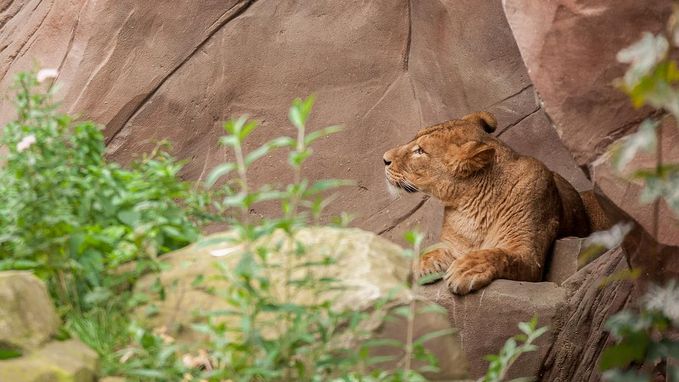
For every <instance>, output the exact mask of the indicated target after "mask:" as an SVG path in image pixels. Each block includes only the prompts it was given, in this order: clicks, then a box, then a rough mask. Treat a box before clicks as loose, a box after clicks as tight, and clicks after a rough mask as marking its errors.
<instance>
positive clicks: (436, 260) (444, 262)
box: [414, 250, 454, 280]
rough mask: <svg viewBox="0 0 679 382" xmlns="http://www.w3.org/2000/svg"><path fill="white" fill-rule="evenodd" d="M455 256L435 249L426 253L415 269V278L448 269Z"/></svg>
mask: <svg viewBox="0 0 679 382" xmlns="http://www.w3.org/2000/svg"><path fill="white" fill-rule="evenodd" d="M453 260H454V258H453V257H452V256H451V255H449V254H448V253H446V252H445V251H443V250H435V251H432V252H429V253H427V254H424V255H423V256H422V257H421V258H420V262H419V264H418V266H417V268H416V269H415V270H414V274H415V279H416V280H417V279H420V278H422V277H424V276H427V275H431V274H434V273H443V272H445V271H446V269H448V267H449V266H450V264H451V263H452V262H453Z"/></svg>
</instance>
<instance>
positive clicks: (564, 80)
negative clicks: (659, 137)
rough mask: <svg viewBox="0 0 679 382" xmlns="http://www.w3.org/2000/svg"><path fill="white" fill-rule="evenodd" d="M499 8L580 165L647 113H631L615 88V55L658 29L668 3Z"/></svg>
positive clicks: (511, 3) (510, 2)
mask: <svg viewBox="0 0 679 382" xmlns="http://www.w3.org/2000/svg"><path fill="white" fill-rule="evenodd" d="M503 5H504V9H505V14H506V17H507V20H508V22H509V25H510V27H511V29H512V32H513V33H514V38H515V40H516V43H517V45H518V47H519V50H520V51H521V56H522V57H523V61H524V63H525V64H526V67H527V68H528V74H529V76H530V79H531V80H532V82H533V85H534V86H535V89H536V91H537V92H538V94H539V95H540V98H541V100H542V102H543V105H544V108H545V111H546V112H547V114H549V117H550V118H551V120H552V121H553V122H554V126H555V127H556V129H557V131H558V132H559V136H560V137H561V139H562V141H563V142H564V144H565V145H566V147H568V149H569V150H570V151H571V153H572V154H573V156H574V157H575V160H576V161H577V162H578V163H579V164H580V165H584V164H587V163H589V162H591V161H592V160H593V159H594V158H596V157H597V156H598V155H600V154H601V153H603V152H604V150H605V149H606V146H608V144H610V143H611V142H612V141H613V140H614V139H615V138H617V137H620V136H621V135H623V134H625V133H627V132H629V131H632V130H633V129H634V128H635V127H636V125H637V124H638V123H639V122H640V121H641V119H643V118H644V117H645V116H647V115H649V114H650V112H651V111H650V110H649V109H647V108H644V109H638V110H635V109H634V108H633V107H632V105H631V102H630V101H629V98H628V97H627V95H625V94H624V93H623V92H621V91H620V90H618V89H616V88H615V87H614V86H613V81H614V80H615V79H616V78H619V77H621V76H622V74H623V73H624V71H625V65H623V64H620V63H618V62H617V60H616V54H617V53H618V51H620V50H621V49H623V48H624V47H626V46H628V45H630V44H631V43H633V42H635V41H636V40H638V39H639V38H640V37H641V33H642V32H645V31H649V32H653V33H657V32H659V31H661V30H663V28H664V27H665V23H666V21H667V18H668V17H669V15H670V12H671V9H672V2H671V1H667V0H649V1H644V2H638V1H634V0H622V1H616V2H610V1H605V0H597V1H589V2H574V1H571V0H556V1H541V2H533V1H531V0H503ZM621 25H624V26H625V27H624V28H621V27H620V26H621ZM611 31H616V33H611Z"/></svg>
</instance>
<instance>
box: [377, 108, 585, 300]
mask: <svg viewBox="0 0 679 382" xmlns="http://www.w3.org/2000/svg"><path fill="white" fill-rule="evenodd" d="M496 126H497V122H496V120H495V117H493V115H491V114H490V113H486V112H478V113H474V114H470V115H467V116H465V117H463V118H462V119H460V120H452V121H448V122H444V123H441V124H438V125H435V126H431V127H426V128H424V129H422V130H420V131H419V132H418V133H417V135H416V136H415V138H414V139H413V140H412V141H410V142H408V143H406V144H405V145H402V146H399V147H396V148H393V149H391V150H389V151H387V152H386V153H385V154H384V158H383V159H384V165H385V172H386V177H387V180H388V182H389V183H390V184H391V185H392V186H395V187H397V188H399V189H402V190H405V191H406V192H417V191H420V192H424V193H426V194H429V195H431V196H433V197H435V198H437V199H440V200H441V201H442V202H443V205H444V206H445V210H444V217H443V228H442V229H441V242H442V243H444V244H445V245H444V246H443V247H442V248H439V249H436V250H434V251H432V252H429V253H427V254H425V255H423V256H422V258H421V260H420V264H419V266H418V268H417V269H416V270H415V276H416V277H417V278H419V277H422V276H424V275H427V274H431V273H436V272H444V271H445V276H444V280H445V282H446V285H447V286H448V288H449V289H450V290H451V291H452V292H453V293H456V294H467V293H469V292H472V291H475V290H478V289H480V288H482V287H484V286H486V285H488V284H490V282H491V281H493V280H494V279H499V278H502V279H511V280H519V281H540V280H541V278H542V275H543V271H544V264H545V257H546V255H547V252H548V250H549V249H550V247H551V246H552V243H553V242H554V240H555V239H556V238H559V237H565V236H586V235H588V234H589V232H590V224H589V219H588V217H587V214H586V211H585V208H584V206H583V201H582V199H581V198H580V195H579V194H578V192H577V191H576V190H575V189H574V188H573V186H571V185H570V184H569V183H568V182H567V181H566V180H565V179H564V178H562V177H561V176H560V175H559V174H556V173H554V172H552V171H550V170H549V169H548V168H547V167H545V165H544V164H542V163H541V162H539V161H538V160H536V159H534V158H531V157H528V156H524V155H519V154H518V153H516V152H515V151H514V150H512V149H511V148H509V146H507V145H506V144H504V143H503V142H501V141H500V140H499V139H497V138H495V137H494V136H492V135H490V133H492V132H493V131H495V128H496Z"/></svg>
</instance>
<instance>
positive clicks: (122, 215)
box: [118, 210, 141, 227]
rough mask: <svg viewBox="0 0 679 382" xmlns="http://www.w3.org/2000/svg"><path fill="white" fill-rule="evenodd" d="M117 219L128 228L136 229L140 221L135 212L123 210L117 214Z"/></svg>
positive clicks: (139, 216)
mask: <svg viewBox="0 0 679 382" xmlns="http://www.w3.org/2000/svg"><path fill="white" fill-rule="evenodd" d="M118 219H119V220H120V221H121V222H122V223H123V224H127V225H128V226H130V227H136V226H137V225H138V224H139V221H140V220H141V214H140V213H139V212H138V211H135V210H124V211H120V212H118Z"/></svg>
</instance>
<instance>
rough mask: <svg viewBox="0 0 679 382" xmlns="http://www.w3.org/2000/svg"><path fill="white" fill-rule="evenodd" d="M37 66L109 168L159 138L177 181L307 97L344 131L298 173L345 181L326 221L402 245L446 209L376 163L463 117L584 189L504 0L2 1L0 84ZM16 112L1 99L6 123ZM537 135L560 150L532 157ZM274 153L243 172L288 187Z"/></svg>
mask: <svg viewBox="0 0 679 382" xmlns="http://www.w3.org/2000/svg"><path fill="white" fill-rule="evenodd" d="M35 63H38V65H39V66H41V67H53V68H58V69H59V70H60V75H59V77H58V78H57V80H56V85H58V86H59V87H60V89H61V90H60V93H59V94H60V97H61V102H62V105H63V106H62V107H63V109H64V110H65V111H68V112H71V113H75V114H77V115H80V116H81V117H82V118H88V119H93V120H94V121H96V122H98V123H100V124H102V125H104V126H105V135H106V139H107V143H108V153H109V155H110V156H111V157H112V158H113V159H115V160H118V161H121V162H127V161H129V160H130V159H131V158H133V157H135V156H138V155H140V154H141V153H144V152H148V151H149V150H151V149H152V148H153V147H154V145H155V144H156V142H157V141H158V140H161V139H169V140H170V141H171V142H173V145H174V146H173V150H174V154H176V155H177V156H178V157H180V158H182V159H186V160H188V161H189V162H188V165H187V166H186V168H185V170H184V172H183V176H184V177H186V178H187V179H198V178H201V177H205V176H206V174H207V172H208V171H209V169H211V168H212V167H213V166H215V165H216V164H218V163H220V162H222V161H224V160H225V159H229V158H231V157H230V155H231V153H230V152H226V151H225V150H224V149H223V148H221V147H220V146H219V145H218V143H217V139H218V137H219V136H220V135H221V134H222V129H221V124H222V121H224V120H226V119H228V118H230V117H235V116H239V115H241V114H244V113H248V114H249V115H250V116H251V117H253V118H255V119H257V120H259V121H260V122H261V125H262V126H261V128H260V129H259V131H257V132H256V133H255V134H254V135H253V137H252V140H251V142H250V147H251V148H252V147H255V146H256V145H257V144H258V143H262V142H264V141H266V140H268V139H270V138H271V137H273V136H278V135H281V134H287V135H290V134H293V128H292V127H291V126H290V124H289V123H288V122H287V108H288V106H289V104H290V102H291V101H292V99H293V98H294V97H303V96H306V95H309V94H312V93H313V94H315V95H316V99H317V102H316V108H315V111H314V113H313V115H312V119H311V121H310V125H311V126H310V127H311V129H313V128H319V127H322V126H326V125H329V124H343V125H344V128H345V129H344V131H343V132H341V133H339V134H336V135H335V136H332V137H329V138H326V139H322V140H320V141H319V142H318V143H317V145H316V150H315V155H314V157H312V159H311V161H310V162H309V163H308V166H307V167H306V169H305V172H306V174H307V176H308V177H310V178H312V179H318V178H348V179H352V180H355V181H356V187H350V188H346V189H344V190H343V192H342V194H341V196H340V198H339V200H338V201H337V202H336V203H334V205H333V206H332V208H333V209H334V210H332V211H331V212H337V211H340V210H346V211H350V212H352V213H355V214H356V215H358V217H357V220H356V225H358V226H359V227H361V228H365V229H368V230H371V231H374V232H381V233H382V235H383V236H384V237H387V238H390V239H393V240H396V241H400V240H401V237H402V233H403V232H404V231H406V230H408V229H412V228H414V227H419V229H420V230H421V231H422V232H427V233H428V235H429V237H428V240H429V241H430V242H432V241H435V240H436V239H437V238H438V230H439V227H440V222H441V208H440V206H439V205H438V202H437V201H435V200H433V199H430V200H424V201H423V199H422V196H421V195H409V196H404V197H402V198H401V199H399V200H397V201H394V200H392V199H391V198H390V196H389V195H388V193H387V192H386V191H385V186H384V175H383V164H382V159H381V158H382V154H383V153H384V152H385V151H386V150H387V149H388V148H391V147H393V146H395V145H397V144H401V143H403V142H406V141H408V140H409V139H410V138H412V136H413V135H414V134H415V132H416V131H417V130H418V129H419V128H421V127H424V126H427V125H431V124H434V123H438V122H441V121H444V120H447V119H451V118H456V117H460V116H462V115H464V114H466V113H469V112H473V111H477V110H489V111H491V112H493V113H495V114H496V116H497V117H498V120H499V125H500V126H499V129H498V132H501V134H502V135H503V136H506V137H507V138H508V141H509V142H510V144H515V145H516V146H517V149H518V150H520V151H522V152H524V153H526V152H527V153H532V154H535V155H537V156H538V157H539V158H540V159H542V160H545V161H546V162H547V164H548V165H550V164H552V165H553V166H556V169H557V170H558V171H560V172H562V173H563V175H564V176H566V177H567V178H568V179H569V180H571V181H572V182H573V183H574V184H576V185H579V186H580V187H581V188H584V187H586V186H587V185H586V179H585V178H584V176H583V175H582V172H581V171H580V169H579V168H578V167H577V166H575V164H574V161H573V160H572V159H571V158H570V154H569V153H568V151H567V150H565V149H563V147H562V146H561V144H560V142H559V141H558V139H556V134H555V133H554V132H553V131H551V130H550V129H551V126H550V124H549V121H548V120H547V119H546V118H544V117H543V112H542V109H541V108H540V107H539V105H538V103H537V102H536V98H535V90H534V88H533V86H532V84H531V81H530V79H529V76H528V73H527V71H526V69H525V67H524V64H523V61H522V59H521V55H520V53H519V50H518V48H517V46H516V43H515V42H514V37H513V36H512V32H511V30H510V28H509V25H508V24H507V21H506V19H505V15H504V11H503V8H502V4H501V3H500V2H499V1H492V2H477V1H472V0H464V1H455V2H451V1H445V2H434V1H413V0H400V1H393V0H373V1H368V2H359V1H350V2H336V1H329V0H320V1H313V2H295V1H290V0H249V1H242V0H241V1H238V0H227V1H216V0H210V1H203V2H201V5H200V7H198V6H196V5H195V3H194V2H192V1H177V2H139V1H133V0H103V1H96V2H95V1H87V0H71V1H66V0H41V1H38V0H23V1H21V0H8V1H5V2H2V3H1V4H0V88H1V89H7V88H8V86H9V84H10V83H11V79H12V77H13V75H14V74H15V73H16V72H18V71H20V70H27V69H31V68H33V67H34V64H35ZM12 116H13V111H12V105H11V102H2V104H0V123H3V122H6V121H7V120H8V119H10V118H11V117H12ZM515 129H518V130H521V129H528V130H529V132H530V133H533V132H535V134H536V135H535V136H534V137H533V139H532V140H530V141H529V142H530V144H529V145H527V144H525V142H521V139H514V140H512V139H511V138H512V135H513V134H512V131H513V130H515ZM520 135H521V134H520ZM543 139H549V140H550V142H549V143H548V145H547V146H545V147H550V148H551V147H554V146H558V147H557V149H556V150H553V151H554V152H556V153H557V154H554V153H552V152H548V151H547V150H545V151H543V152H538V151H535V150H534V149H533V147H532V146H531V145H534V143H535V142H538V141H541V140H543ZM282 159H283V157H282V156H280V155H277V154H275V153H274V154H272V155H271V156H270V157H266V158H264V159H262V160H261V161H260V162H259V163H257V165H256V166H255V167H254V168H253V172H254V175H253V176H252V178H253V179H256V180H259V181H260V182H274V183H275V182H282V181H285V180H286V179H285V177H284V175H282V174H281V173H282V172H281V170H280V163H282V162H281V160H282ZM283 163H284V162H283ZM564 163H565V164H564ZM267 212H268V211H267V210H266V209H265V208H262V210H261V211H260V210H258V211H255V213H257V214H266V213H267Z"/></svg>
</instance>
